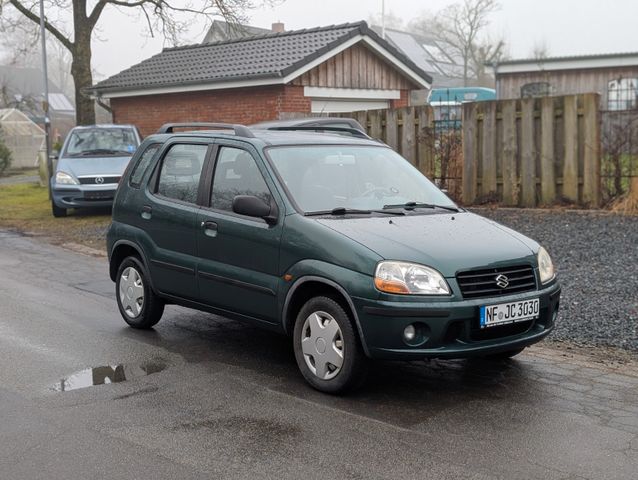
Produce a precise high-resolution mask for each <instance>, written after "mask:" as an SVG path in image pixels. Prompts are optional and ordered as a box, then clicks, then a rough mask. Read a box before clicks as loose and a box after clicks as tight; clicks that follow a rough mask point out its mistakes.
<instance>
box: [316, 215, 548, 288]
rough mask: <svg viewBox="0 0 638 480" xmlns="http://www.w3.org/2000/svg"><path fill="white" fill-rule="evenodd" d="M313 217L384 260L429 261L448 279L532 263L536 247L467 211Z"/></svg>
mask: <svg viewBox="0 0 638 480" xmlns="http://www.w3.org/2000/svg"><path fill="white" fill-rule="evenodd" d="M317 221H318V222H319V223H321V224H322V225H325V226H326V227H329V228H331V229H332V230H335V231H337V232H339V233H340V234H342V235H345V236H347V237H349V238H350V239H352V240H354V241H356V242H358V243H360V244H363V245H365V246H366V247H368V248H369V249H371V250H373V251H374V252H375V253H377V254H378V255H380V256H381V257H383V258H385V259H387V260H402V261H408V262H416V263H420V264H423V265H428V266H430V267H432V268H435V269H437V270H438V271H439V272H441V273H442V274H443V275H444V276H446V277H453V276H455V275H456V273H457V272H458V271H460V270H467V269H471V268H480V267H496V266H500V265H508V264H512V263H532V264H535V263H536V260H535V252H536V251H537V250H538V248H539V246H538V244H537V243H536V242H534V241H533V240H531V239H529V238H527V237H525V236H524V235H521V234H520V233H517V232H515V231H514V230H511V229H509V228H507V227H504V226H502V225H499V224H498V223H496V222H493V221H491V220H488V219H486V218H483V217H480V216H478V215H475V214H473V213H469V212H460V213H458V214H457V213H455V214H434V213H433V214H424V215H409V216H405V217H399V216H396V217H389V216H383V217H372V218H335V219H332V218H329V219H326V218H323V219H317Z"/></svg>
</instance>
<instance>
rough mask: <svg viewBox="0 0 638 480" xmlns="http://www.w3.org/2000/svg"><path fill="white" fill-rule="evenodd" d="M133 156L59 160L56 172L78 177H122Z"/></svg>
mask: <svg viewBox="0 0 638 480" xmlns="http://www.w3.org/2000/svg"><path fill="white" fill-rule="evenodd" d="M130 160H131V156H130V155H128V156H117V157H115V156H104V157H65V158H60V159H59V160H58V165H57V167H56V171H62V172H66V173H70V174H71V175H74V176H76V177H81V176H85V175H94V176H106V175H122V174H123V173H124V170H125V169H126V167H127V166H128V163H129V161H130Z"/></svg>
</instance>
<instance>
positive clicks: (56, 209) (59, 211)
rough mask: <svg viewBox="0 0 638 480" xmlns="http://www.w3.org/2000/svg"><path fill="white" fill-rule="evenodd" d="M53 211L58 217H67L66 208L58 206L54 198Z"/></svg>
mask: <svg viewBox="0 0 638 480" xmlns="http://www.w3.org/2000/svg"><path fill="white" fill-rule="evenodd" d="M51 211H52V212H53V216H54V217H56V218H60V217H66V208H60V207H58V206H57V205H56V204H55V202H54V201H53V200H51Z"/></svg>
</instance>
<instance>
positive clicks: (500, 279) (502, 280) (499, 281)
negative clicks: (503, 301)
mask: <svg viewBox="0 0 638 480" xmlns="http://www.w3.org/2000/svg"><path fill="white" fill-rule="evenodd" d="M495 280H496V285H498V286H499V287H501V288H507V286H508V285H509V284H510V280H509V278H507V277H506V276H505V275H503V274H500V275H497V276H496V278H495Z"/></svg>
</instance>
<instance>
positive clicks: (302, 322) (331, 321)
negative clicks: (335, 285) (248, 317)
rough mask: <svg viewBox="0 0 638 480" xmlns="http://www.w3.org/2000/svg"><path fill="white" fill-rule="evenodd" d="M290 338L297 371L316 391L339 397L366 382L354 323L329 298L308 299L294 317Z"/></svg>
mask: <svg viewBox="0 0 638 480" xmlns="http://www.w3.org/2000/svg"><path fill="white" fill-rule="evenodd" d="M293 337H294V350H295V358H296V360H297V365H298V366H299V370H301V373H302V375H303V376H304V378H305V379H306V381H307V382H308V383H309V384H310V385H312V386H313V387H314V388H316V389H317V390H319V391H322V392H326V393H342V392H345V391H347V390H350V389H352V388H355V387H357V386H358V385H359V384H361V382H362V381H363V379H364V378H365V374H366V370H367V368H366V364H367V358H366V357H365V354H364V353H363V352H362V348H361V345H360V342H359V339H358V338H357V333H356V332H355V329H354V327H353V323H352V321H351V319H350V317H349V316H348V314H347V313H346V312H345V311H344V309H343V308H342V307H341V305H339V303H337V302H336V301H335V300H333V299H332V298H329V297H323V296H322V297H315V298H312V299H310V300H309V301H308V302H307V303H306V304H305V305H304V306H303V307H302V309H301V310H300V311H299V314H298V315H297V319H296V322H295V329H294V333H293Z"/></svg>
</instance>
